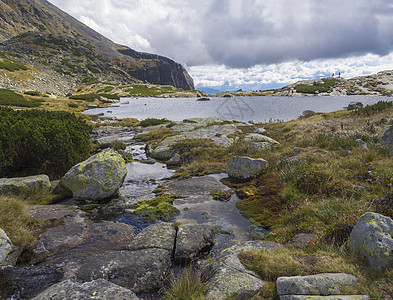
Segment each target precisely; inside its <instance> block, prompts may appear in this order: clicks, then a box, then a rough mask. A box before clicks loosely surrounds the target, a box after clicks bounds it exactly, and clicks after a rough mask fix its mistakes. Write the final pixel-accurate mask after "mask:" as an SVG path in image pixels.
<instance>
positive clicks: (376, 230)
mask: <svg viewBox="0 0 393 300" xmlns="http://www.w3.org/2000/svg"><path fill="white" fill-rule="evenodd" d="M349 247H350V248H351V249H352V250H353V251H354V252H356V253H357V254H359V255H360V256H363V257H366V258H367V259H368V262H369V265H370V267H371V268H372V269H375V270H385V269H388V268H392V267H393V220H392V219H391V218H389V217H385V216H382V215H380V214H377V213H372V212H367V213H365V214H364V215H363V216H361V217H360V219H359V221H358V222H357V223H356V226H355V228H354V229H353V231H352V233H351V235H350V237H349Z"/></svg>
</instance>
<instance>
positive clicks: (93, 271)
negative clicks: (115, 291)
mask: <svg viewBox="0 0 393 300" xmlns="http://www.w3.org/2000/svg"><path fill="white" fill-rule="evenodd" d="M171 257H172V253H171V252H170V251H168V250H164V249H157V248H152V249H145V250H138V251H109V252H106V253H104V254H101V255H95V256H92V257H90V258H87V259H85V260H84V261H82V262H81V265H80V267H79V269H78V270H77V272H76V277H77V279H78V280H81V281H84V282H86V281H92V280H96V279H100V278H102V279H105V280H108V281H110V282H113V283H115V284H117V285H120V286H122V287H125V288H127V289H130V290H132V291H133V292H135V293H140V292H151V291H155V290H157V289H160V288H161V287H162V286H163V284H164V282H165V278H166V277H167V276H168V274H169V272H170V269H171V266H172V259H171Z"/></svg>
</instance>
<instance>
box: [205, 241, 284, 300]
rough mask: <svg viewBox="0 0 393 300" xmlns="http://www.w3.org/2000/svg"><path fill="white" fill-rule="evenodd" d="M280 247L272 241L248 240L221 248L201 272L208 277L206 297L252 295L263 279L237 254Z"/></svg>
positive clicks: (239, 297) (262, 283)
mask: <svg viewBox="0 0 393 300" xmlns="http://www.w3.org/2000/svg"><path fill="white" fill-rule="evenodd" d="M280 247H281V246H280V245H279V244H276V243H273V242H267V241H249V242H244V243H240V244H237V245H234V246H232V247H230V248H227V249H225V250H223V251H222V252H221V254H220V255H219V256H218V257H216V259H214V260H213V261H212V262H211V263H210V264H209V265H207V266H206V268H205V269H204V270H203V272H202V274H203V276H206V278H208V279H209V281H208V282H209V285H208V291H207V295H206V296H207V298H208V299H225V298H226V297H227V296H228V295H234V296H235V297H236V299H248V298H251V297H252V296H254V295H255V294H256V293H257V292H258V291H259V290H260V289H261V288H262V287H263V285H264V281H263V280H262V279H260V278H259V277H258V275H257V274H256V273H254V272H253V271H250V270H247V269H246V268H245V267H244V266H243V265H242V263H241V262H240V260H239V258H238V254H239V253H241V252H246V251H260V250H264V251H272V250H275V249H278V248H280Z"/></svg>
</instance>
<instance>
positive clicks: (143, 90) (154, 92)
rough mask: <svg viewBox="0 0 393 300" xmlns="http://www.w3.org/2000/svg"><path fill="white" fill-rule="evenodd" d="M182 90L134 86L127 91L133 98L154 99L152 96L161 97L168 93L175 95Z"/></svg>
mask: <svg viewBox="0 0 393 300" xmlns="http://www.w3.org/2000/svg"><path fill="white" fill-rule="evenodd" d="M179 91H181V90H179V89H176V88H172V87H166V86H163V87H155V86H151V87H150V86H147V85H142V84H141V85H133V86H132V88H130V89H128V90H126V92H127V93H129V94H130V95H132V96H139V97H152V96H159V95H162V94H168V93H175V92H179Z"/></svg>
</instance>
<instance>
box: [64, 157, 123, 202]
mask: <svg viewBox="0 0 393 300" xmlns="http://www.w3.org/2000/svg"><path fill="white" fill-rule="evenodd" d="M126 175H127V169H126V166H125V162H124V159H123V157H122V156H121V155H120V154H119V153H117V152H116V151H114V150H112V149H108V150H103V151H102V152H100V153H98V154H96V155H94V156H92V157H90V158H89V159H87V160H85V161H83V162H81V163H79V164H77V165H75V166H73V167H72V168H71V169H70V170H69V171H68V172H67V174H65V175H64V177H63V178H62V180H61V182H62V184H63V185H64V186H66V187H67V188H69V189H70V190H71V191H72V192H73V196H74V198H75V199H79V200H101V199H104V198H108V197H110V196H112V195H114V194H115V193H116V192H117V191H118V190H119V188H120V187H121V185H122V184H123V181H124V178H125V176H126Z"/></svg>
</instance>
